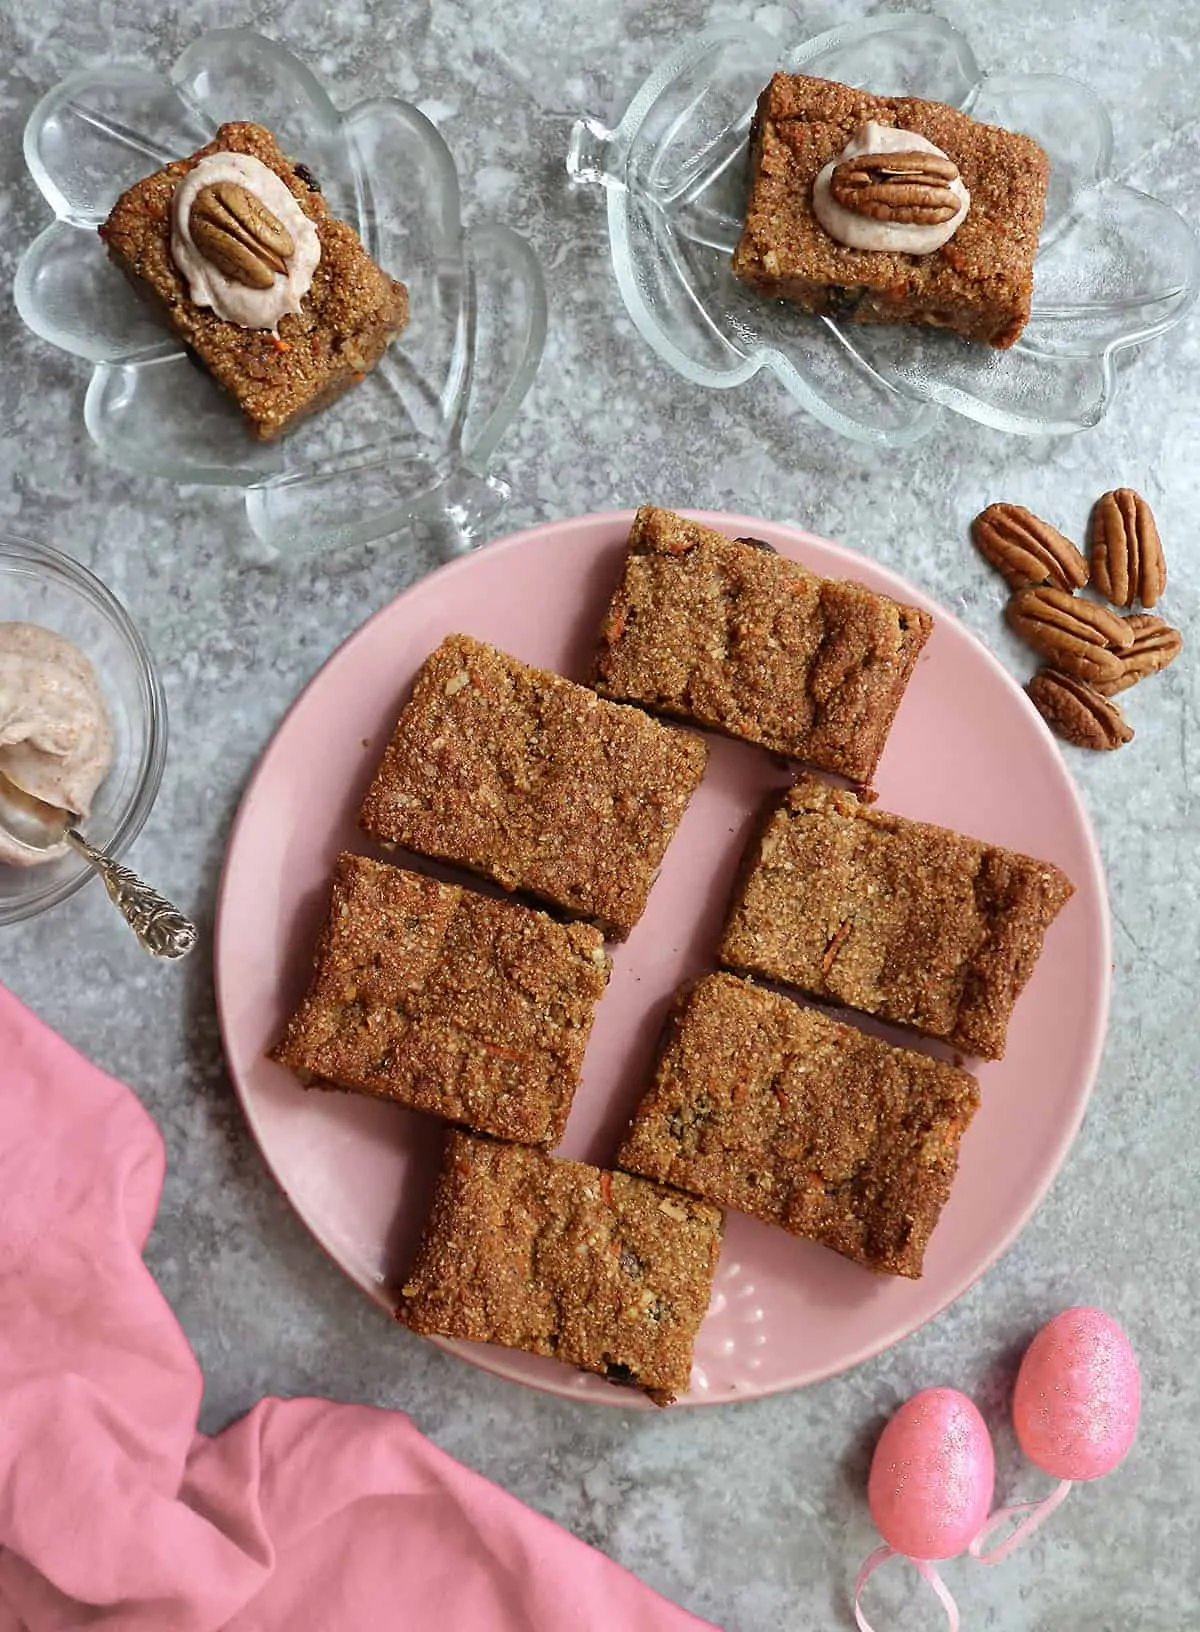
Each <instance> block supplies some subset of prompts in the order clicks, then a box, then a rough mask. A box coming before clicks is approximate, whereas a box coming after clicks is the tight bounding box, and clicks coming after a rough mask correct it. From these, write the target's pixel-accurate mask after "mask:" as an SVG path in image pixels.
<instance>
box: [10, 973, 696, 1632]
mask: <svg viewBox="0 0 1200 1632" xmlns="http://www.w3.org/2000/svg"><path fill="white" fill-rule="evenodd" d="M163 1167H164V1161H163V1148H162V1141H161V1139H160V1137H159V1134H158V1130H157V1128H156V1127H155V1126H154V1123H153V1122H152V1121H151V1120H150V1118H149V1116H148V1115H147V1114H146V1112H145V1111H144V1110H143V1109H142V1106H141V1104H140V1103H139V1102H138V1100H137V1099H136V1098H135V1097H134V1095H133V1094H131V1093H130V1092H129V1090H128V1089H127V1088H125V1087H124V1086H123V1085H122V1084H120V1083H118V1082H114V1081H113V1080H112V1078H110V1077H106V1076H105V1075H104V1074H103V1073H102V1072H100V1071H98V1070H97V1069H96V1068H95V1067H94V1066H92V1065H90V1064H88V1062H87V1061H86V1060H83V1059H81V1058H80V1056H79V1055H78V1054H76V1053H75V1051H74V1050H73V1049H71V1048H70V1047H68V1045H67V1044H66V1043H64V1042H63V1041H62V1039H61V1038H59V1037H57V1036H55V1035H54V1033H53V1032H51V1031H49V1030H48V1029H47V1028H46V1027H45V1026H44V1025H43V1024H42V1023H41V1022H40V1021H39V1020H37V1019H35V1017H34V1016H33V1015H32V1014H30V1012H29V1011H28V1009H26V1008H24V1007H23V1006H22V1005H21V1004H20V1003H18V1002H17V1000H16V999H15V998H14V997H13V996H12V995H11V994H10V993H9V992H7V991H5V990H4V988H3V987H0V1632H13V1629H18V1628H21V1629H29V1632H49V1629H51V1628H54V1629H60V1628H68V1627H70V1628H77V1627H81V1626H85V1625H86V1626H88V1627H97V1626H100V1627H106V1628H120V1629H125V1628H129V1629H134V1628H138V1629H141V1628H146V1629H153V1632H209V1629H210V1628H212V1629H215V1628H218V1627H229V1628H234V1629H238V1632H251V1629H253V1632H269V1629H271V1628H277V1627H278V1628H285V1627H286V1628H287V1629H288V1632H309V1629H313V1632H340V1629H342V1628H346V1629H348V1632H361V1629H364V1628H369V1627H389V1628H391V1627H395V1628H402V1629H403V1632H427V1629H428V1632H476V1629H480V1632H493V1629H494V1632H614V1629H620V1632H687V1629H689V1628H690V1629H692V1632H695V1629H698V1628H702V1627H704V1626H705V1625H706V1623H704V1622H701V1621H698V1620H696V1619H695V1617H694V1616H692V1615H689V1614H686V1613H685V1612H684V1611H683V1610H680V1609H676V1608H675V1607H673V1606H672V1605H671V1604H669V1603H667V1602H666V1601H665V1600H664V1599H662V1598H660V1597H658V1596H657V1595H656V1594H655V1593H653V1592H651V1591H650V1589H649V1588H648V1587H645V1586H643V1585H642V1583H641V1582H640V1581H638V1580H636V1579H635V1577H633V1576H632V1575H629V1574H628V1573H627V1572H626V1571H625V1570H623V1569H621V1568H620V1567H619V1566H618V1565H616V1564H614V1563H612V1562H611V1560H609V1559H607V1558H605V1557H603V1555H602V1554H600V1553H597V1552H595V1551H593V1549H592V1548H590V1547H587V1546H585V1545H584V1544H583V1543H582V1542H580V1541H577V1540H576V1539H575V1538H574V1537H573V1536H570V1535H568V1534H567V1533H566V1532H565V1531H563V1530H560V1529H559V1528H558V1527H557V1526H556V1525H554V1524H552V1523H551V1522H550V1521H549V1520H548V1519H545V1518H542V1517H541V1516H540V1515H538V1514H536V1513H533V1512H531V1511H530V1510H529V1509H528V1508H526V1507H523V1506H522V1505H521V1503H520V1502H518V1501H516V1500H515V1499H514V1498H513V1497H511V1496H509V1495H507V1494H506V1493H505V1492H504V1491H502V1490H500V1489H499V1488H498V1487H496V1486H495V1485H492V1484H489V1483H488V1482H487V1480H485V1479H483V1478H481V1477H480V1476H479V1475H478V1474H474V1473H471V1472H470V1471H469V1470H468V1469H466V1468H464V1467H462V1466H461V1465H460V1464H459V1463H457V1462H455V1461H453V1460H452V1459H451V1458H450V1457H448V1456H446V1455H445V1454H444V1453H443V1452H442V1451H439V1450H438V1449H437V1448H436V1447H435V1446H434V1445H432V1444H430V1442H429V1441H428V1440H426V1439H424V1438H423V1437H422V1436H421V1435H420V1434H419V1433H418V1432H417V1430H416V1429H415V1428H414V1427H413V1425H412V1423H411V1422H410V1421H409V1419H408V1418H407V1417H405V1416H401V1415H399V1414H398V1413H396V1412H391V1411H379V1410H374V1409H371V1408H369V1407H366V1406H353V1405H333V1404H330V1403H329V1402H328V1401H325V1400H273V1399H267V1400H263V1401H262V1402H261V1403H260V1404H259V1405H257V1406H255V1408H254V1409H253V1410H252V1411H251V1412H250V1413H249V1415H248V1416H246V1417H243V1418H242V1420H241V1421H240V1422H237V1423H235V1424H234V1425H233V1426H232V1427H230V1428H228V1429H226V1431H225V1432H224V1433H222V1434H218V1435H217V1436H216V1437H215V1438H213V1439H210V1438H207V1437H206V1436H205V1435H203V1434H199V1433H197V1432H196V1413H197V1409H198V1407H199V1404H200V1393H201V1377H200V1371H199V1368H198V1367H197V1365H196V1360H195V1357H194V1355H193V1354H192V1352H191V1350H190V1349H189V1347H188V1344H187V1341H186V1339H185V1338H184V1335H183V1333H182V1332H181V1331H180V1329H179V1327H178V1326H177V1325H176V1323H175V1320H174V1317H173V1316H172V1314H171V1311H170V1310H169V1309H168V1307H167V1305H166V1303H165V1302H164V1301H163V1298H162V1296H161V1295H160V1293H159V1291H158V1288H157V1287H156V1286H155V1284H154V1281H153V1280H152V1279H151V1277H150V1274H149V1273H148V1271H147V1270H146V1267H145V1265H144V1264H143V1263H142V1258H141V1252H142V1247H143V1245H144V1243H145V1240H146V1236H147V1234H148V1233H149V1230H150V1226H151V1224H152V1223H153V1220H154V1215H155V1211H156V1210H157V1207H158V1200H159V1195H160V1193H161V1189H162V1179H163Z"/></svg>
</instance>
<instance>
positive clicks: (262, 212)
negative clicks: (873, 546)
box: [188, 181, 296, 289]
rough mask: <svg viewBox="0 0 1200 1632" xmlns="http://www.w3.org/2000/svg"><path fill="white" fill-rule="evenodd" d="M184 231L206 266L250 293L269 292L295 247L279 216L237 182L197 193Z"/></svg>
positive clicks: (229, 182)
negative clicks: (208, 264) (208, 262)
mask: <svg viewBox="0 0 1200 1632" xmlns="http://www.w3.org/2000/svg"><path fill="white" fill-rule="evenodd" d="M188 231H189V232H190V233H191V235H192V242H193V243H194V244H195V246H196V248H197V249H198V250H199V251H200V253H201V255H203V256H204V258H205V260H206V261H211V262H212V264H213V266H215V267H216V269H217V271H218V272H223V273H224V274H225V276H226V277H227V278H232V279H233V280H234V282H235V283H244V284H245V285H246V286H247V287H248V288H250V289H269V288H270V287H271V285H272V283H274V281H275V278H276V277H277V276H278V275H279V274H281V273H286V272H287V261H286V257H287V256H289V255H291V254H292V253H293V251H294V250H295V248H296V245H295V243H294V242H293V240H292V235H291V233H290V232H289V231H288V230H287V228H286V227H285V226H284V224H283V222H282V221H280V219H279V217H278V216H276V215H273V214H272V213H271V211H270V210H269V209H268V208H267V206H266V205H265V204H264V203H263V202H262V200H261V199H260V198H256V197H255V196H254V194H253V193H252V192H250V190H249V189H248V188H246V187H243V186H241V185H240V183H238V182H236V181H215V182H213V184H212V186H211V187H202V188H201V189H200V191H199V192H198V193H197V194H196V198H195V202H194V203H193V205H192V208H191V213H190V214H189V216H188Z"/></svg>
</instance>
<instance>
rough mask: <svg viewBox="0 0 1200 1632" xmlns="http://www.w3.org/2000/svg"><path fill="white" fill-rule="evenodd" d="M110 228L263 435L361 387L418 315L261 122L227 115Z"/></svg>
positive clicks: (123, 255) (129, 263) (159, 302)
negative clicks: (410, 312) (207, 139)
mask: <svg viewBox="0 0 1200 1632" xmlns="http://www.w3.org/2000/svg"><path fill="white" fill-rule="evenodd" d="M100 236H101V238H102V239H103V240H104V243H105V245H106V246H107V248H108V253H109V255H110V256H111V258H112V259H113V261H115V262H116V264H117V266H119V267H120V268H121V270H122V271H123V272H124V273H125V275H126V277H128V279H129V280H130V282H131V283H132V284H133V285H134V287H135V288H136V289H137V290H138V291H139V292H140V293H142V294H144V295H146V296H147V297H148V298H149V300H150V301H151V302H152V303H153V304H154V305H155V306H156V307H157V308H158V310H159V311H160V312H161V313H162V315H163V316H164V317H165V319H166V321H167V322H168V323H169V324H170V326H171V327H172V328H173V329H174V331H175V333H176V334H177V335H178V336H179V338H180V339H181V340H182V341H183V343H184V345H185V347H186V348H187V351H188V355H189V356H190V357H191V358H192V359H193V361H195V362H196V363H198V364H199V365H200V366H201V367H202V368H204V369H205V370H207V372H208V373H209V374H210V375H211V376H212V378H213V379H214V380H215V381H216V382H217V384H218V385H219V386H221V387H222V389H223V390H225V391H227V392H228V393H229V394H230V396H231V397H233V399H234V400H235V401H236V402H237V404H238V406H239V407H240V408H241V410H242V413H243V414H244V415H245V417H246V420H247V421H248V423H249V425H250V428H251V430H252V431H253V432H254V434H255V436H257V437H259V438H260V439H261V440H263V441H269V440H270V439H271V438H273V437H276V436H279V435H281V434H282V433H283V432H284V431H287V430H289V429H290V428H291V427H292V425H294V424H295V423H296V421H297V420H298V419H301V418H302V417H303V416H304V415H306V414H311V413H313V412H315V411H316V410H317V409H319V408H324V407H325V406H327V405H328V404H329V403H331V402H333V401H334V399H335V398H337V397H340V396H341V395H342V393H343V392H344V391H347V390H349V388H350V387H351V386H352V385H354V384H356V383H357V382H358V381H359V380H361V379H362V378H363V376H364V374H365V373H366V372H367V371H368V370H369V369H372V368H374V366H375V364H376V363H377V362H378V361H379V359H380V357H382V355H383V353H384V351H385V350H386V349H387V346H388V343H389V342H390V341H391V340H392V339H393V338H394V337H395V336H396V335H398V334H399V333H400V332H401V330H402V329H403V328H404V326H405V324H406V323H407V322H408V291H407V290H406V288H405V287H404V285H403V284H402V283H397V281H396V280H395V279H394V278H390V277H389V276H388V275H387V273H386V272H383V271H381V270H380V268H379V267H378V266H376V265H375V262H374V261H373V260H372V259H371V257H370V256H369V255H368V254H367V252H366V250H365V249H364V248H363V246H362V244H361V243H360V242H359V239H358V236H357V234H356V233H355V232H354V230H353V229H352V228H351V227H349V226H347V224H346V223H345V222H344V221H339V220H338V219H337V217H336V216H334V215H332V214H331V213H330V211H329V208H328V206H327V205H326V203H325V200H324V199H323V198H322V196H321V193H320V190H319V187H318V184H317V181H316V179H315V177H314V176H313V175H312V173H311V172H310V171H309V170H308V169H307V168H306V167H305V166H304V165H303V164H293V163H292V161H291V160H290V159H287V158H285V157H284V155H283V153H281V152H280V150H279V147H278V145H277V143H276V141H275V138H274V137H273V136H272V135H271V133H270V131H268V130H264V129H263V127H262V126H261V125H253V124H242V123H239V124H228V125H222V126H221V128H220V129H219V130H218V131H217V134H216V136H215V138H214V139H213V140H212V141H211V142H209V144H208V145H207V147H202V148H200V149H199V150H198V151H197V152H195V153H193V154H191V155H190V157H188V158H186V159H177V160H176V161H175V162H174V163H173V164H168V165H166V166H165V167H164V168H163V169H161V170H156V171H154V173H153V174H152V175H149V176H146V177H145V179H144V180H142V181H139V182H136V183H135V184H134V185H133V186H132V187H130V188H129V190H128V191H127V192H124V193H122V194H121V196H120V198H119V199H118V200H117V202H116V204H114V206H113V208H112V212H111V214H110V215H109V217H108V220H107V221H105V222H104V224H103V225H102V226H101V227H100Z"/></svg>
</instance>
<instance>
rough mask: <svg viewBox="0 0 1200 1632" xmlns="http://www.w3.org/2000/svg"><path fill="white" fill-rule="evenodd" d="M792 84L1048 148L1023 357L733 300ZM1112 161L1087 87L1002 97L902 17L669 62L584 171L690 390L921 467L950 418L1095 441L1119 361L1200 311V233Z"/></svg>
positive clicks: (691, 51) (626, 282) (659, 340)
mask: <svg viewBox="0 0 1200 1632" xmlns="http://www.w3.org/2000/svg"><path fill="white" fill-rule="evenodd" d="M779 70H783V71H785V72H789V73H805V74H812V75H815V76H817V77H819V78H825V79H836V80H840V81H842V82H843V83H844V84H849V85H854V86H858V87H862V88H869V89H871V90H873V91H875V92H877V93H879V94H882V95H887V96H919V97H924V98H926V99H929V100H932V101H937V102H945V103H948V104H950V105H952V106H954V107H958V108H961V109H962V110H963V111H964V112H966V113H968V114H970V115H971V116H972V117H973V118H978V119H981V120H984V121H986V122H988V123H991V124H998V125H1004V126H1007V127H1008V128H1009V129H1011V130H1019V131H1024V132H1025V133H1027V134H1028V135H1030V136H1032V137H1033V138H1034V139H1035V140H1036V141H1037V142H1039V143H1040V144H1041V146H1042V147H1043V148H1045V150H1046V151H1047V153H1049V155H1050V159H1051V181H1050V191H1049V197H1048V200H1047V211H1046V222H1045V226H1044V229H1043V232H1042V238H1041V244H1040V248H1039V252H1038V257H1037V261H1036V263H1035V268H1034V292H1033V314H1032V318H1031V320H1030V322H1029V324H1028V326H1027V328H1026V330H1025V332H1024V334H1023V335H1022V337H1021V340H1020V341H1019V343H1018V344H1017V345H1016V346H1015V347H1014V348H1012V349H1011V350H1010V351H994V350H992V349H990V348H989V347H987V346H981V345H978V344H972V343H970V342H968V341H965V340H962V339H959V338H958V337H956V336H954V335H951V334H948V333H946V332H945V331H940V330H934V329H920V328H909V327H900V326H897V327H883V326H874V325H870V326H868V325H855V324H842V323H838V322H836V321H834V320H833V319H830V318H825V317H813V316H810V315H809V314H807V313H805V312H802V311H801V310H800V309H799V308H797V307H795V306H793V305H790V304H789V303H787V302H785V301H772V300H766V299H764V298H763V297H762V296H760V295H757V294H755V293H754V292H753V291H752V290H750V289H748V288H747V287H746V286H745V285H743V284H741V283H739V282H738V281H737V280H736V279H735V278H734V276H733V272H732V270H731V267H730V257H731V255H732V253H733V249H734V246H735V245H736V243H737V240H738V236H739V234H740V232H741V224H742V214H743V209H744V203H745V191H746V168H747V146H748V136H749V130H750V122H751V119H752V117H753V114H754V106H755V102H756V100H757V97H758V94H759V92H760V91H761V90H762V89H763V87H764V86H765V85H766V83H767V81H768V80H769V79H770V77H771V75H772V74H773V73H775V72H777V71H779ZM1111 160H1112V129H1111V126H1110V124H1109V120H1108V116H1107V114H1106V113H1105V111H1104V109H1103V108H1102V107H1101V105H1100V104H1099V102H1098V101H1097V100H1096V98H1095V96H1094V95H1093V94H1092V92H1091V91H1089V90H1088V89H1087V88H1086V86H1083V85H1080V84H1077V83H1076V82H1074V81H1073V80H1069V79H1063V78H1060V77H1058V76H1057V75H1048V74H1042V75H1027V76H1021V77H1018V76H1013V75H1003V76H996V77H985V76H984V75H983V73H982V72H981V70H980V68H979V66H978V64H977V63H976V61H975V58H974V56H973V54H972V52H971V48H970V46H969V45H968V43H967V41H966V40H965V39H964V38H963V36H962V35H961V34H959V33H958V32H957V30H955V29H953V28H951V27H950V25H949V24H948V23H945V22H943V21H942V20H941V19H940V18H937V17H931V16H928V15H924V14H916V13H905V14H901V15H897V16H889V17H882V18H875V19H873V20H871V21H869V22H865V23H856V24H848V25H846V26H845V27H842V28H837V29H834V30H832V31H830V32H829V33H827V34H822V35H820V36H818V37H817V38H816V39H813V40H810V41H809V42H808V43H807V44H804V45H801V46H799V47H797V48H789V47H788V46H787V45H786V44H784V43H783V42H781V41H780V40H779V39H778V38H777V37H776V36H775V35H773V34H770V33H767V32H765V31H764V30H763V29H761V28H759V27H756V26H755V25H753V24H748V23H730V24H725V25H720V26H716V27H714V28H712V29H710V30H708V31H707V32H705V33H703V34H701V35H699V36H697V37H695V38H694V39H691V40H689V41H687V42H686V43H685V44H683V45H682V46H680V47H679V48H678V49H677V50H676V51H674V52H673V53H672V54H671V55H670V56H669V57H668V58H667V59H666V60H665V61H664V62H663V64H662V65H661V67H660V68H659V69H658V71H657V72H656V73H654V74H652V75H651V77H650V78H649V79H648V80H647V81H646V83H645V84H644V85H643V86H642V87H641V89H640V90H639V91H638V93H637V95H636V96H635V97H634V99H633V101H632V102H631V103H630V105H629V108H628V109H627V111H626V113H625V115H624V117H623V118H622V119H621V121H620V123H619V124H618V125H617V126H616V128H615V129H608V128H607V127H606V126H605V125H604V124H603V123H602V122H601V121H600V120H598V119H596V118H594V117H590V116H584V117H583V118H581V119H579V120H577V121H576V123H575V125H574V127H573V129H572V133H571V141H570V147H569V150H568V154H567V171H568V174H569V175H570V177H571V178H572V180H573V181H574V182H575V183H576V184H578V185H599V186H601V187H603V188H604V190H605V194H606V200H607V208H608V229H609V242H610V252H611V256H612V263H613V270H614V272H615V274H616V278H617V283H618V285H619V287H620V290H621V295H622V298H623V299H624V302H625V305H626V308H627V310H628V312H629V315H630V317H631V318H632V319H633V322H634V323H635V325H636V326H637V328H638V329H639V331H640V332H641V334H642V335H643V336H644V337H645V339H646V340H647V341H648V342H649V343H650V345H651V346H652V347H653V348H654V350H655V351H656V352H657V353H658V354H659V356H661V357H663V358H664V359H665V360H666V361H667V362H669V363H670V364H671V365H672V366H673V367H674V368H676V369H677V370H678V371H679V373H681V374H682V375H684V376H685V377H686V378H687V379H689V380H692V381H694V382H695V383H697V384H699V385H706V386H711V387H720V388H726V387H730V386H736V385H741V384H743V383H745V381H747V380H749V379H751V378H752V377H753V376H754V375H755V374H757V373H758V371H759V370H760V369H762V368H767V369H769V370H770V371H771V372H772V373H773V374H775V375H776V376H777V377H778V378H779V379H780V380H781V381H782V383H783V385H784V386H785V387H786V389H787V390H788V391H789V392H790V394H791V395H792V396H793V397H794V398H795V399H796V400H797V401H798V402H799V403H800V404H801V405H802V406H803V407H804V408H806V409H807V410H808V411H809V412H810V413H811V414H813V415H814V417H815V418H817V419H819V420H821V421H822V422H823V423H824V424H826V425H829V426H831V427H832V428H833V429H834V430H836V431H840V432H842V433H843V434H844V435H846V436H851V437H854V438H856V439H857V440H860V441H865V442H871V443H875V444H877V445H881V446H885V447H903V446H905V445H907V444H908V443H911V442H913V441H915V440H917V439H918V438H919V437H921V436H923V435H925V433H926V432H927V431H929V429H930V428H931V427H932V425H933V424H934V423H935V422H936V420H937V419H938V417H939V416H940V414H941V412H942V411H943V410H945V409H951V410H953V411H955V412H957V413H959V414H962V415H964V416H966V417H967V418H969V419H973V420H977V421H979V422H980V423H981V424H985V425H990V426H993V427H995V428H996V429H999V430H1004V431H1010V432H1013V433H1016V434H1018V435H1027V436H1032V435H1043V434H1046V433H1049V432H1067V431H1079V430H1083V429H1085V428H1086V427H1088V426H1090V425H1094V424H1095V423H1096V422H1097V421H1098V420H1099V419H1100V418H1101V417H1102V415H1103V414H1104V413H1105V411H1106V409H1107V407H1108V405H1109V403H1110V402H1111V400H1112V396H1113V391H1114V387H1115V380H1116V375H1115V364H1114V359H1115V357H1116V354H1117V353H1118V352H1119V351H1121V350H1123V349H1124V348H1126V347H1129V346H1133V345H1140V344H1144V343H1145V342H1148V341H1151V340H1153V339H1154V338H1156V337H1157V336H1158V335H1161V334H1164V333H1165V332H1166V331H1167V330H1168V329H1170V328H1172V327H1174V325H1175V324H1176V323H1178V322H1179V321H1180V320H1181V318H1183V317H1184V315H1185V314H1186V313H1187V311H1188V310H1189V308H1190V307H1191V306H1192V305H1193V303H1194V302H1195V299H1196V296H1197V292H1198V290H1200V245H1198V244H1197V240H1196V237H1195V235H1194V233H1193V232H1192V229H1191V228H1190V227H1189V226H1188V224H1187V223H1186V222H1185V221H1184V220H1183V218H1182V217H1181V216H1179V215H1178V214H1176V212H1175V211H1174V210H1172V209H1170V208H1168V207H1167V206H1166V205H1165V204H1162V203H1160V202H1158V201H1157V200H1156V199H1153V198H1150V197H1148V196H1147V195H1146V194H1144V193H1139V192H1136V191H1135V190H1134V189H1132V188H1130V187H1127V186H1124V185H1123V184H1122V183H1120V182H1118V181H1116V180H1115V179H1114V178H1113V177H1112V175H1111Z"/></svg>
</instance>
